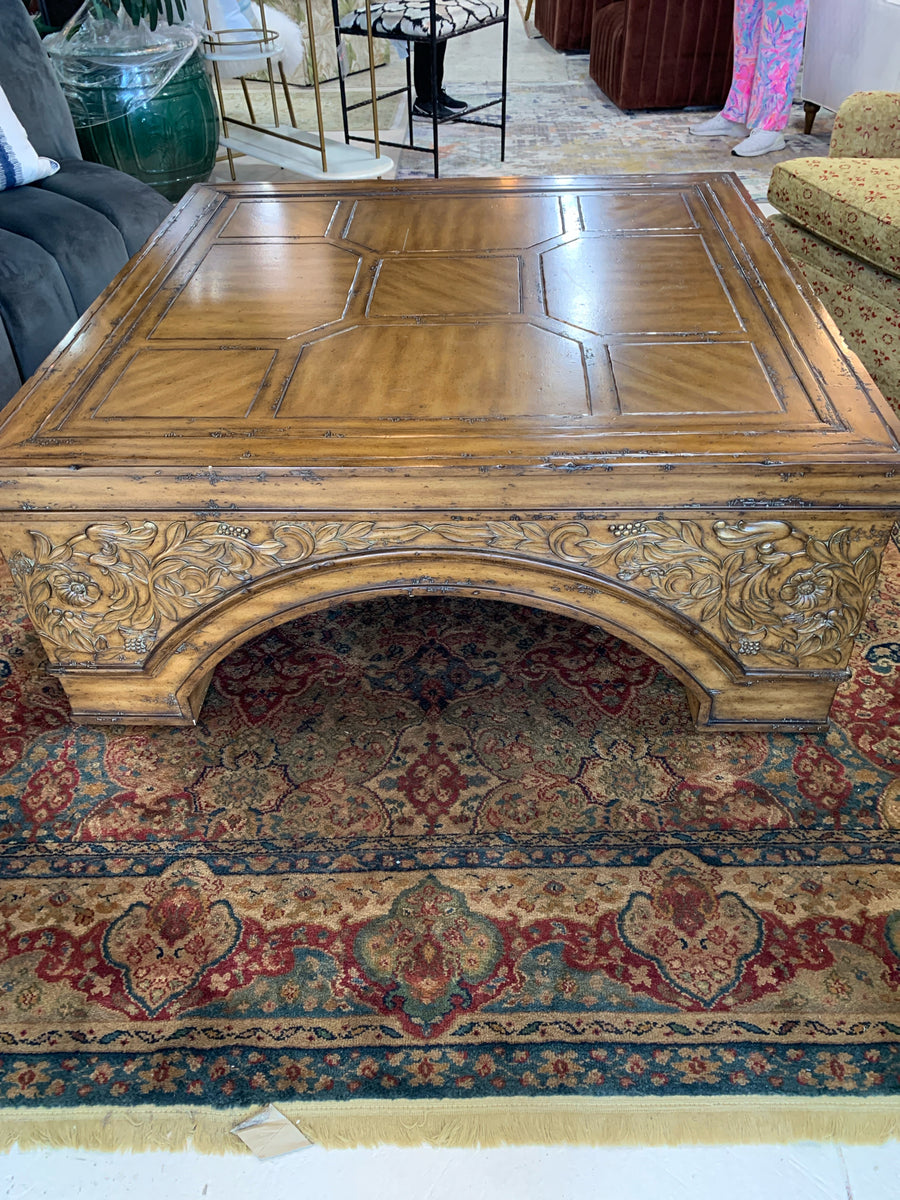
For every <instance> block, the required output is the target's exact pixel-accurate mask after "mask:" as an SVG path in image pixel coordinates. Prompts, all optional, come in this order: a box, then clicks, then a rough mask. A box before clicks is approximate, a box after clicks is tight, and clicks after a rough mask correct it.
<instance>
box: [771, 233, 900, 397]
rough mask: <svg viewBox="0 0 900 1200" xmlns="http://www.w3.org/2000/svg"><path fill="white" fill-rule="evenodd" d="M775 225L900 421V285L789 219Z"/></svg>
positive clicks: (897, 280) (892, 278)
mask: <svg viewBox="0 0 900 1200" xmlns="http://www.w3.org/2000/svg"><path fill="white" fill-rule="evenodd" d="M771 223H772V226H773V228H774V230H775V233H776V234H777V235H778V237H779V238H780V239H781V241H782V242H783V243H784V245H785V247H786V249H787V250H788V251H789V252H790V254H791V256H792V257H793V258H795V259H796V260H797V262H799V264H800V266H801V267H802V268H803V273H804V275H805V276H806V278H807V279H808V280H809V282H810V284H811V285H812V287H813V290H814V291H815V293H816V295H817V296H818V297H819V299H820V300H821V301H822V303H823V304H824V305H825V307H826V308H827V309H828V312H829V313H830V314H831V316H832V318H833V319H834V322H835V324H836V325H837V327H838V329H840V331H841V334H842V336H843V338H844V340H845V341H846V342H847V344H848V346H849V347H850V348H851V350H853V351H854V352H855V353H856V354H857V355H858V356H859V358H860V360H861V362H862V364H863V366H864V367H865V368H866V370H867V371H868V372H869V374H870V375H871V376H872V378H873V379H874V381H875V383H876V384H877V385H878V387H879V388H880V390H881V392H882V395H883V396H884V397H885V399H886V400H887V401H888V402H889V403H890V404H891V405H892V407H893V408H894V409H895V410H896V411H897V413H898V415H900V356H898V349H900V279H897V278H896V276H894V275H888V274H886V273H885V272H884V271H878V270H876V269H875V268H874V267H871V266H869V265H868V264H867V263H864V262H861V261H860V259H858V258H855V257H853V255H850V254H845V253H844V252H843V251H841V250H837V249H835V247H834V246H830V245H828V243H827V242H823V241H821V240H820V239H819V238H817V237H815V236H814V235H813V234H811V233H807V232H806V231H805V230H803V229H800V228H798V226H796V225H795V224H793V222H791V221H788V220H786V219H785V218H784V217H772V218H771Z"/></svg>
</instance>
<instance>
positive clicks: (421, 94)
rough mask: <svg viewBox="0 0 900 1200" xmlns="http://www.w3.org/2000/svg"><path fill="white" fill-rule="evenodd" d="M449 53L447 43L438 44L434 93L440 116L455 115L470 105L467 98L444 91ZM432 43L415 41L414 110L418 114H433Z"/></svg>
mask: <svg viewBox="0 0 900 1200" xmlns="http://www.w3.org/2000/svg"><path fill="white" fill-rule="evenodd" d="M446 53H447V43H446V42H438V44H437V64H436V66H437V74H436V77H435V87H434V94H435V96H436V97H437V102H438V117H440V118H444V117H453V116H459V115H460V114H461V113H464V112H465V111H466V109H467V108H468V107H469V106H468V105H467V104H466V102H465V100H454V99H453V97H452V96H448V95H447V93H446V92H445V91H444V57H445V55H446ZM431 68H432V59H431V43H430V42H415V43H413V87H414V88H415V93H416V102H415V105H414V107H413V112H414V113H415V114H416V115H417V116H431V100H432V88H431Z"/></svg>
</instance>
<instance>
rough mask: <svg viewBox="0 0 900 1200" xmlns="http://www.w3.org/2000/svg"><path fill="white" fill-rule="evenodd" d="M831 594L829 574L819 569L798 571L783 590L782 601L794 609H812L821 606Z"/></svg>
mask: <svg viewBox="0 0 900 1200" xmlns="http://www.w3.org/2000/svg"><path fill="white" fill-rule="evenodd" d="M830 592H831V578H830V576H829V574H828V572H826V571H823V570H821V569H820V568H817V567H812V568H809V569H808V570H805V571H798V572H797V573H796V575H792V576H791V577H790V579H788V580H787V582H786V583H785V584H784V585H783V586H782V588H781V599H782V600H783V601H784V602H785V604H789V605H790V606H791V607H792V608H802V609H810V608H815V607H816V606H817V605H818V604H820V603H821V602H822V601H823V600H824V599H825V598H826V597H827V596H828V595H829V594H830Z"/></svg>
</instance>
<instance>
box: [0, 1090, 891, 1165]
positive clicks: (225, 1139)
mask: <svg viewBox="0 0 900 1200" xmlns="http://www.w3.org/2000/svg"><path fill="white" fill-rule="evenodd" d="M276 1105H277V1107H278V1108H279V1109H280V1110H281V1111H282V1112H283V1113H284V1115H285V1116H287V1117H288V1118H289V1119H290V1120H292V1121H294V1122H295V1123H296V1124H297V1126H298V1128H300V1129H301V1130H302V1131H303V1133H305V1134H306V1136H307V1137H309V1138H310V1139H311V1140H312V1141H313V1142H315V1143H316V1144H317V1145H320V1146H322V1147H324V1148H325V1149H331V1150H338V1149H350V1148H353V1147H363V1146H377V1145H394V1146H407V1147H411V1146H424V1145H428V1146H442V1147H476V1146H480V1147H483V1148H487V1147H495V1146H524V1145H581V1146H674V1145H685V1144H689V1145H714V1144H729V1145H737V1144H767V1143H768V1144H784V1143H786V1142H795V1141H816V1142H838V1143H844V1144H858V1145H876V1144H879V1143H881V1142H885V1141H889V1140H891V1139H892V1138H900V1098H890V1097H889V1098H884V1099H865V1100H858V1101H857V1100H854V1099H851V1098H847V1097H841V1098H835V1099H822V1100H802V1099H797V1100H794V1099H793V1098H785V1099H783V1100H780V1101H772V1100H760V1099H753V1098H747V1099H744V1098H732V1097H727V1098H715V1097H710V1098H702V1099H701V1098H698V1099H684V1100H683V1101H661V1100H653V1099H635V1100H622V1099H615V1100H568V1099H565V1098H559V1099H556V1100H538V1099H535V1100H530V1099H517V1100H499V1099H498V1100H444V1101H431V1102H429V1101H421V1102H419V1101H414V1100H372V1101H368V1100H358V1101H356V1100H350V1101H346V1102H340V1101H312V1102H310V1103H308V1104H302V1103H301V1104H283V1105H282V1104H278V1103H277V1101H276ZM257 1111H259V1109H258V1108H257V1109H199V1108H188V1107H172V1108H162V1109H160V1108H156V1107H149V1106H147V1107H139V1108H131V1109H110V1108H85V1109H77V1110H72V1109H39V1110H34V1111H28V1110H22V1109H0V1150H2V1151H9V1150H10V1149H12V1147H13V1146H18V1147H19V1148H20V1149H23V1150H27V1149H32V1148H35V1147H38V1146H42V1147H60V1148H63V1147H65V1148H69V1149H79V1150H98V1151H130V1152H140V1151H146V1150H170V1151H174V1150H185V1149H193V1150H195V1151H197V1152H198V1153H201V1154H245V1153H249V1152H248V1151H247V1149H246V1147H245V1146H244V1145H243V1143H242V1142H241V1141H240V1140H239V1139H238V1138H237V1137H235V1136H234V1135H233V1134H232V1133H231V1132H230V1131H231V1129H232V1128H233V1127H234V1126H235V1125H237V1124H239V1123H240V1122H241V1121H243V1120H245V1119H246V1118H247V1117H248V1116H251V1115H252V1114H253V1113H254V1112H257Z"/></svg>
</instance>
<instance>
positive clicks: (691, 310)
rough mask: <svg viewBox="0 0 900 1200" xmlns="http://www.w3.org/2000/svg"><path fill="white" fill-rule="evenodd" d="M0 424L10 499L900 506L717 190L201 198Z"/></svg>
mask: <svg viewBox="0 0 900 1200" xmlns="http://www.w3.org/2000/svg"><path fill="white" fill-rule="evenodd" d="M3 418H4V419H3V421H2V425H0V473H2V475H3V476H6V477H13V478H16V477H19V476H21V475H22V473H24V474H26V475H28V476H30V477H32V478H34V477H35V475H36V473H38V474H41V477H42V478H43V475H44V474H45V473H46V472H47V471H50V472H52V473H56V472H58V471H60V470H62V471H69V470H80V471H86V472H87V473H88V475H91V476H92V475H94V474H96V473H97V472H100V473H106V474H107V475H108V474H109V473H110V472H115V471H117V470H119V469H121V470H122V471H126V472H127V471H128V470H129V469H130V468H131V467H132V466H133V465H134V464H140V465H141V467H142V468H146V467H147V466H149V465H154V466H157V467H158V468H159V471H160V473H161V475H162V477H164V478H166V479H170V478H172V477H173V475H172V472H173V470H176V471H177V470H180V469H181V468H184V467H192V468H196V469H199V470H203V471H205V472H211V473H213V474H215V473H216V472H219V473H220V474H221V473H222V471H223V469H226V468H227V469H228V472H229V474H230V477H231V478H237V477H238V476H244V477H246V478H250V477H252V476H253V475H254V473H259V471H260V470H261V469H264V470H266V471H273V472H275V474H277V473H278V471H281V470H284V471H293V472H296V471H297V470H298V469H309V470H324V471H326V472H327V471H329V470H331V469H337V470H344V471H346V470H355V471H360V470H363V471H368V472H371V471H375V472H377V471H381V470H388V469H389V470H391V471H396V470H397V468H398V467H403V468H405V469H408V471H409V472H411V473H412V474H413V475H415V474H417V473H425V474H427V473H428V472H431V473H432V474H433V473H434V472H435V471H438V472H446V471H447V470H452V471H457V472H458V471H459V470H464V471H472V472H477V471H481V472H482V474H483V472H484V471H485V470H487V469H489V468H490V469H499V470H507V471H508V470H509V469H510V468H511V467H513V466H515V468H516V469H517V470H524V471H526V472H528V471H532V470H537V471H544V473H546V472H547V470H548V469H550V470H559V469H563V470H567V471H570V472H573V471H577V470H579V469H586V470H587V469H593V468H595V467H596V468H602V467H604V466H610V465H612V466H615V467H621V466H624V465H631V466H632V467H634V466H642V467H643V466H646V465H647V464H653V465H654V466H655V468H656V469H657V471H659V470H667V471H679V470H681V469H682V468H683V467H685V466H687V467H688V468H689V470H690V472H691V473H692V474H696V472H697V471H701V472H703V471H706V470H707V469H709V470H714V471H718V472H719V473H720V474H721V473H722V472H724V473H725V474H726V475H727V476H728V477H729V478H730V480H731V483H730V484H729V486H731V485H732V484H733V486H735V487H737V488H738V490H739V491H740V487H741V486H744V487H746V486H749V484H750V482H751V480H757V479H758V478H759V477H760V474H762V475H767V474H771V473H772V471H773V470H774V471H776V472H777V471H779V470H780V471H781V473H782V474H784V470H783V469H784V468H785V467H790V466H791V465H792V464H794V465H801V466H802V467H804V468H810V469H811V470H813V471H814V472H815V471H817V470H821V471H822V472H823V473H824V475H826V476H828V477H829V478H835V477H836V476H840V477H842V480H843V481H842V483H841V488H842V489H844V491H843V492H842V494H846V489H847V488H850V489H851V490H852V489H854V488H857V487H860V488H866V489H870V490H871V488H872V487H873V486H874V487H876V488H881V489H882V491H883V492H885V489H886V491H887V492H890V493H891V496H892V497H893V502H898V500H897V491H896V483H895V482H893V483H888V484H881V483H880V482H879V481H880V480H883V479H884V477H885V472H886V471H892V470H893V469H895V468H896V467H898V466H900V456H898V431H897V427H896V424H895V423H894V421H893V418H892V417H891V415H890V414H889V411H888V409H887V407H886V405H885V404H884V402H883V401H882V400H881V398H880V397H879V396H878V394H877V392H876V391H875V389H874V387H873V385H872V384H871V382H870V381H869V379H868V377H867V376H866V375H865V373H864V372H863V370H862V368H861V367H860V366H859V363H858V362H857V360H856V359H855V358H854V357H853V356H852V355H849V354H848V352H847V351H846V349H845V348H844V347H843V345H842V343H841V342H840V339H839V338H838V337H837V336H836V333H835V330H834V327H833V325H832V324H831V322H830V321H829V319H828V317H827V316H826V315H825V314H824V312H823V310H821V309H819V308H818V307H817V306H815V304H814V302H813V301H812V297H811V292H810V291H809V289H808V288H807V286H806V285H805V283H804V282H803V281H802V278H801V277H800V276H799V273H798V272H797V271H796V270H795V269H794V268H792V267H791V266H790V265H789V262H788V260H787V259H786V256H785V254H784V252H783V251H781V249H780V248H779V247H778V245H777V243H775V242H774V241H773V239H772V238H771V236H770V235H769V233H768V231H767V227H766V225H765V222H764V221H763V220H762V218H761V217H760V216H759V213H758V210H757V209H756V208H755V206H754V205H753V204H752V203H751V202H750V201H749V199H748V197H747V196H746V193H745V192H744V191H743V189H742V187H741V185H740V183H739V181H738V180H737V178H736V176H734V175H727V174H725V175H665V176H656V177H653V176H618V177H613V178H589V179H577V178H573V179H519V180H492V179H490V180H489V179H484V180H476V179H456V180H442V181H434V182H433V181H425V182H418V181H417V182H403V183H390V182H387V183H364V184H361V183H353V184H338V185H302V186H301V185H296V184H281V185H231V186H217V187H209V186H203V187H199V188H196V189H194V190H193V191H192V193H191V194H190V195H189V196H188V197H187V199H186V200H185V201H184V202H183V203H182V205H181V206H180V207H179V208H178V209H177V210H176V212H175V213H174V215H173V217H172V218H171V219H170V221H169V222H168V223H167V225H166V226H164V227H163V229H162V230H161V231H160V232H159V233H158V234H157V235H156V237H155V238H154V239H153V240H152V241H151V242H150V243H149V244H148V246H147V247H146V248H145V249H144V251H143V252H142V254H141V255H140V256H139V258H138V259H137V261H136V262H135V263H134V264H133V266H132V267H131V269H130V270H128V271H127V272H126V273H124V274H123V275H122V276H120V278H119V279H118V281H116V283H114V285H113V286H112V288H111V289H109V291H108V292H107V293H106V294H105V297H104V298H101V302H99V303H98V304H97V305H95V306H94V308H93V309H92V310H91V311H90V312H89V313H88V314H87V315H86V316H85V317H84V318H83V319H82V321H81V322H80V324H79V325H78V326H77V327H76V329H75V330H74V331H73V333H72V334H71V335H70V337H69V339H68V341H67V343H66V344H65V345H64V346H63V347H62V348H61V350H60V351H59V352H58V353H57V354H56V355H55V356H54V357H52V358H51V359H50V360H49V361H48V363H47V364H46V365H45V367H44V368H43V369H42V371H40V372H39V373H38V374H37V376H36V377H35V378H34V379H33V381H32V382H31V385H30V386H29V387H28V388H27V389H25V391H23V393H21V395H20V398H19V400H18V401H17V402H16V403H15V404H13V405H11V406H10V407H9V408H8V409H7V410H6V412H5V413H4V414H3ZM235 473H237V474H235ZM742 479H743V480H744V481H745V482H744V483H743V484H742V482H741V480H742ZM85 486H88V485H87V484H85ZM779 486H780V487H781V492H782V494H783V493H784V492H785V484H784V482H783V481H782V482H781V483H780V484H779ZM188 490H189V489H188ZM206 490H207V491H208V487H207V489H206ZM788 490H789V489H788ZM885 494H886V492H885ZM103 495H104V496H107V499H108V493H103ZM6 499H7V500H11V501H13V503H15V502H16V499H17V498H14V497H12V496H10V495H9V493H7V494H6ZM97 502H98V503H99V502H100V493H99V492H98V500H97ZM186 502H188V503H190V502H192V501H191V500H190V499H188V500H187V501H186ZM103 503H106V500H104V501H103ZM2 504H3V500H2V499H0V506H2Z"/></svg>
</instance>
